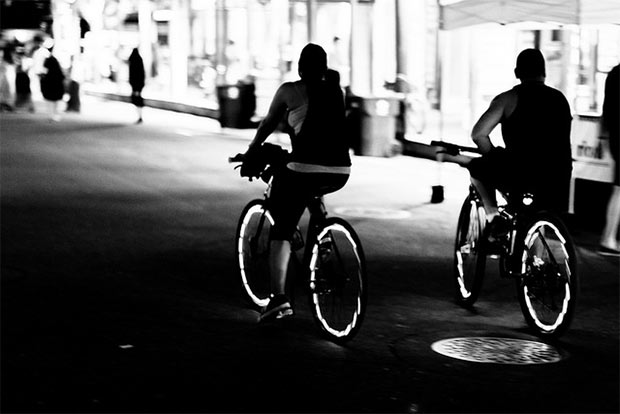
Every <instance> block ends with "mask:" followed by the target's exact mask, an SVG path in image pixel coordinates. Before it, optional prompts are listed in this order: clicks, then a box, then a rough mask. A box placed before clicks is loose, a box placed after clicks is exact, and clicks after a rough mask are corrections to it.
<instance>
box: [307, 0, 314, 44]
mask: <svg viewBox="0 0 620 414" xmlns="http://www.w3.org/2000/svg"><path fill="white" fill-rule="evenodd" d="M306 4H307V13H306V18H307V19H308V43H311V42H314V37H315V33H316V27H315V26H316V17H315V13H316V0H306Z"/></svg>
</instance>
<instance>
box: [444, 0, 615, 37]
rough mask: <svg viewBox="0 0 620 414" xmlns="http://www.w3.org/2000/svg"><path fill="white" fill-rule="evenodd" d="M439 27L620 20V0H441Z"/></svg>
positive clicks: (610, 21)
mask: <svg viewBox="0 0 620 414" xmlns="http://www.w3.org/2000/svg"><path fill="white" fill-rule="evenodd" d="M439 5H440V13H441V14H440V28H441V29H444V30H451V29H458V28H460V27H466V26H473V25H477V24H482V23H499V24H511V23H523V22H538V23H551V24H560V25H562V24H578V25H584V24H604V23H612V24H620V0H440V1H439Z"/></svg>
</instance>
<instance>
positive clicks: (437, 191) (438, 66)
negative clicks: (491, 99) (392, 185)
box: [431, 0, 444, 203]
mask: <svg viewBox="0 0 620 414" xmlns="http://www.w3.org/2000/svg"><path fill="white" fill-rule="evenodd" d="M437 11H438V22H437V23H438V24H437V29H436V30H437V31H436V38H435V73H436V74H437V75H436V79H435V89H436V91H437V110H438V111H439V137H438V140H439V141H443V122H444V120H443V109H442V106H443V105H442V101H441V100H442V96H441V94H442V91H441V89H442V82H443V79H442V59H441V46H442V44H441V42H440V39H441V34H440V32H441V30H442V26H443V11H442V8H441V5H440V4H439V0H437ZM441 168H442V164H441V162H437V184H436V185H434V186H433V188H432V195H431V203H441V202H442V201H443V200H444V191H443V185H442V184H441V181H442V180H441Z"/></svg>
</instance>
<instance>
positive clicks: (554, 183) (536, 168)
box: [444, 49, 572, 235]
mask: <svg viewBox="0 0 620 414" xmlns="http://www.w3.org/2000/svg"><path fill="white" fill-rule="evenodd" d="M515 76H516V77H517V78H518V79H519V80H520V84H519V85H517V86H515V87H514V88H512V89H510V90H508V91H506V92H503V93H501V94H499V95H497V96H496V97H495V98H494V99H493V100H492V102H491V104H490V106H489V108H488V109H487V110H486V111H485V112H484V114H482V116H481V117H480V119H479V120H478V121H477V122H476V124H475V125H474V127H473V129H472V134H471V136H472V139H473V141H474V143H475V144H476V145H477V146H478V148H479V149H480V150H481V152H482V154H483V155H482V157H479V158H474V159H472V158H470V157H466V156H457V157H454V158H453V159H452V161H454V162H457V163H459V164H461V165H463V166H466V167H467V168H468V169H469V171H470V174H471V179H472V182H473V184H474V186H475V187H476V189H477V190H478V192H479V194H480V196H481V197H482V201H483V204H484V207H485V211H486V215H487V220H488V221H489V222H493V221H495V222H494V223H493V224H494V226H493V227H492V234H493V233H494V234H495V235H497V234H501V233H502V230H503V227H504V226H503V225H502V224H503V223H500V222H499V220H500V216H499V215H498V212H497V201H496V199H495V189H499V190H501V191H504V192H508V193H510V192H532V193H534V194H535V196H536V200H537V202H539V203H540V204H541V205H542V206H544V207H546V208H549V209H552V210H554V211H557V212H563V211H565V210H566V209H567V205H568V194H569V186H570V177H571V172H572V156H571V144H570V128H571V121H572V116H571V111H570V106H569V104H568V101H567V100H566V98H565V97H564V95H563V94H562V92H560V91H558V90H556V89H554V88H551V87H549V86H547V85H545V76H546V71H545V60H544V57H543V55H542V53H541V52H540V51H539V50H538V49H526V50H523V51H522V52H521V53H520V54H519V56H518V57H517V64H516V68H515ZM498 124H501V131H502V138H503V140H504V145H505V148H502V147H495V146H494V145H493V143H492V142H491V139H490V138H489V134H490V133H491V131H493V129H495V127H496V126H497V125H498ZM445 158H446V157H444V159H445ZM451 158H452V157H451Z"/></svg>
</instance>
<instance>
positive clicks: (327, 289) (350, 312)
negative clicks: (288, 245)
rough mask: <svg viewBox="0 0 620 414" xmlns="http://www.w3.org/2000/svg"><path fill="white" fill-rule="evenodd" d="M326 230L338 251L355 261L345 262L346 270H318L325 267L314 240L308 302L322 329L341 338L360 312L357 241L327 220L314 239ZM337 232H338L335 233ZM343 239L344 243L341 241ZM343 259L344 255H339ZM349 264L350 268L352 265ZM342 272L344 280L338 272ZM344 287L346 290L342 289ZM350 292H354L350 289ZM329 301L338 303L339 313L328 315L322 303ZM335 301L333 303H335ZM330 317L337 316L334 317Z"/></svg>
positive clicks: (324, 304)
mask: <svg viewBox="0 0 620 414" xmlns="http://www.w3.org/2000/svg"><path fill="white" fill-rule="evenodd" d="M327 234H330V235H331V237H332V238H333V239H337V241H336V244H337V249H338V251H339V253H340V254H341V255H345V254H346V255H347V261H348V262H351V263H352V262H353V261H354V262H355V265H354V266H346V271H343V273H342V274H337V273H333V272H334V271H333V270H332V271H331V272H332V273H330V274H328V273H327V272H326V271H325V272H324V271H322V269H321V268H323V267H326V265H324V264H322V263H321V261H322V260H323V259H321V252H320V251H319V243H315V244H314V246H313V249H312V256H311V258H310V265H309V266H310V289H311V292H312V303H313V306H314V309H315V313H316V316H317V318H318V320H319V322H320V324H321V325H322V326H323V328H324V329H325V331H326V332H327V333H328V334H330V335H332V336H334V337H336V338H343V337H347V336H348V335H350V334H351V332H352V331H353V330H354V329H355V327H356V326H357V325H358V323H359V322H360V320H361V316H362V312H363V303H362V300H363V299H362V297H363V293H364V292H363V291H362V290H363V289H364V286H363V276H362V272H363V269H362V266H361V263H362V262H361V257H360V253H359V250H358V246H357V243H356V242H355V239H354V237H353V235H352V234H351V233H350V232H349V231H348V230H347V229H346V228H345V227H344V226H342V225H340V224H337V223H336V224H331V225H329V226H327V227H325V228H324V229H323V230H322V231H321V233H320V234H319V236H318V237H317V240H323V239H324V238H325V237H326V235H327ZM336 235H338V236H336ZM345 240H346V243H344V241H345ZM343 260H344V259H343ZM352 268H353V269H352ZM344 273H346V276H345V278H344V279H346V280H344V279H343V278H342V277H341V276H343V275H344ZM334 275H336V276H335V277H337V278H338V281H337V282H333V281H329V280H326V279H329V278H332V277H334ZM345 289H346V293H345ZM353 292H354V293H353ZM327 301H331V302H332V305H331V307H338V308H339V310H342V308H345V309H344V310H342V313H340V312H339V317H336V315H335V313H333V314H331V315H328V314H327V313H328V312H327V311H328V310H329V309H326V308H330V306H328V305H327V304H326V303H327ZM336 302H337V303H336ZM334 319H337V321H336V320H334Z"/></svg>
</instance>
